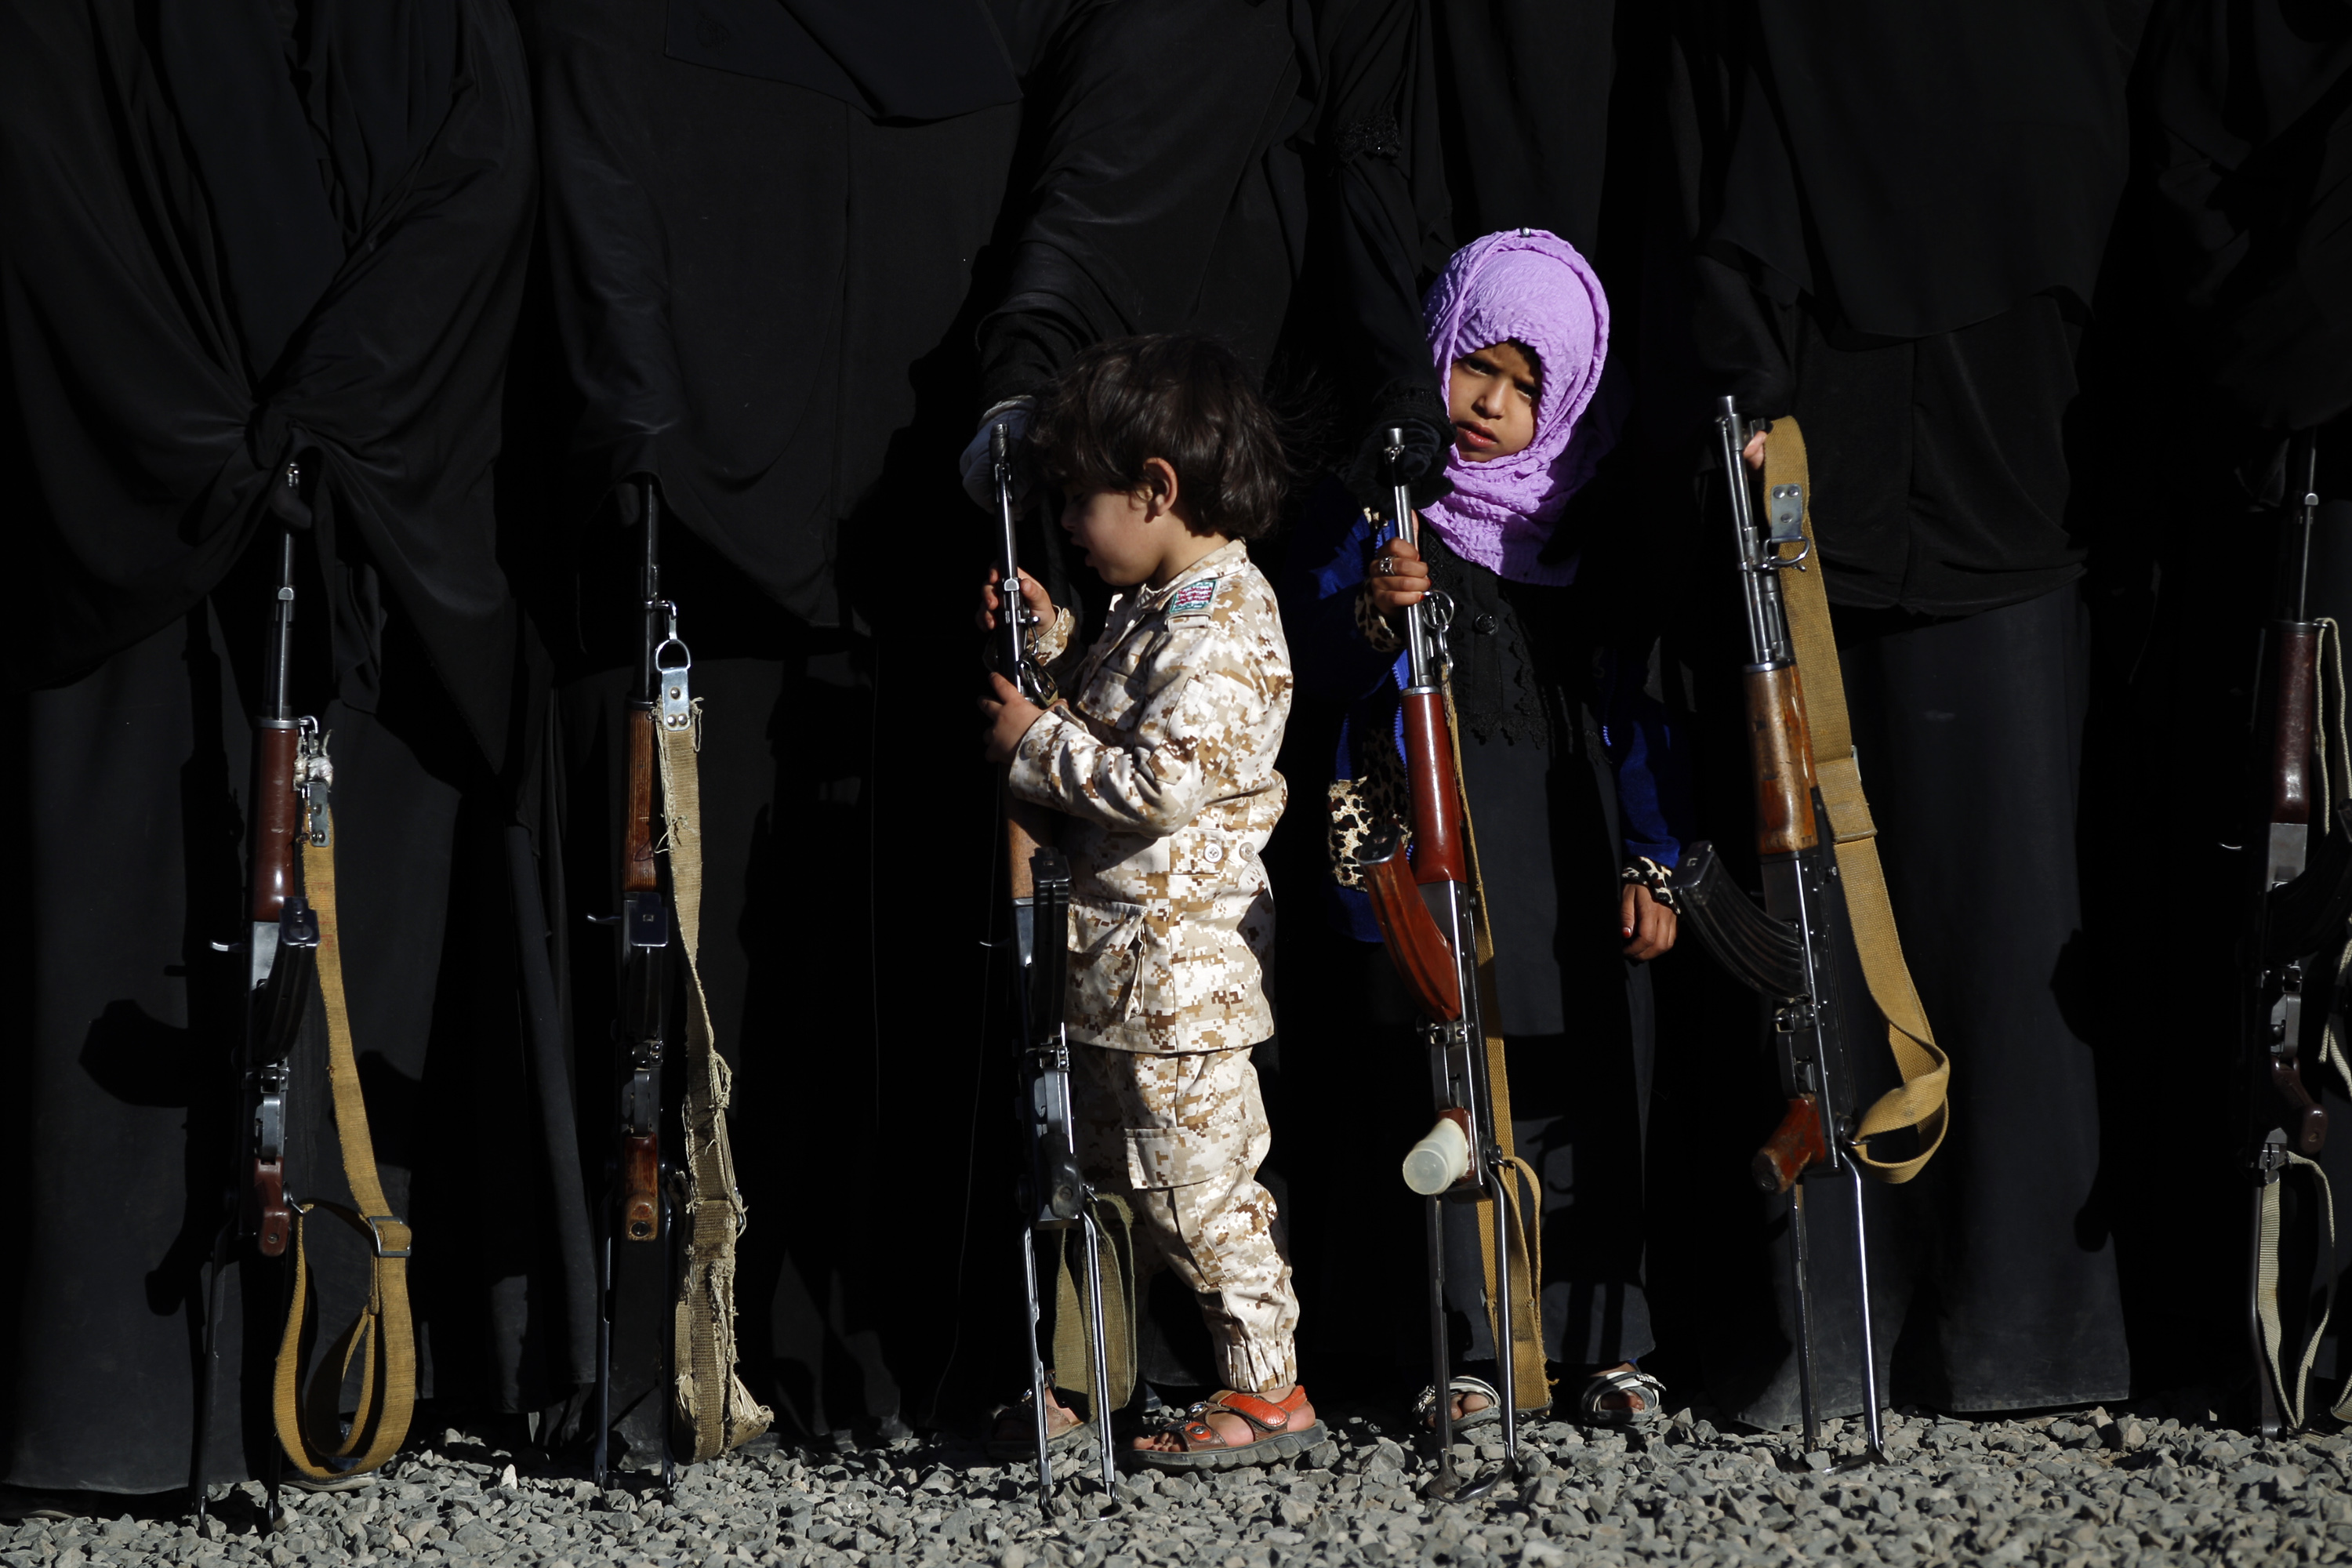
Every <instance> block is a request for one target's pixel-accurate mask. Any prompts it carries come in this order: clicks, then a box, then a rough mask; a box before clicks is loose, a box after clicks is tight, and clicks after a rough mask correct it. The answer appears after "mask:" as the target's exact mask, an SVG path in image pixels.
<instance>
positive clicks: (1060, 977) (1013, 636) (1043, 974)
mask: <svg viewBox="0 0 2352 1568" xmlns="http://www.w3.org/2000/svg"><path fill="white" fill-rule="evenodd" d="M988 451H989V462H990V466H991V469H992V478H993V479H994V481H995V489H996V521H997V542H996V571H997V577H996V584H997V611H996V632H995V635H994V637H992V639H991V640H990V645H989V664H990V666H991V668H993V669H995V670H996V672H997V673H998V674H1000V675H1002V676H1003V677H1004V679H1007V680H1009V681H1011V682H1012V683H1013V685H1014V686H1015V687H1016V688H1018V689H1020V692H1021V695H1022V696H1024V697H1025V698H1027V699H1028V700H1030V701H1032V702H1034V703H1037V704H1038V705H1040V706H1043V705H1045V704H1046V703H1048V702H1050V701H1052V700H1053V695H1054V693H1053V683H1052V681H1051V680H1050V679H1048V678H1047V676H1046V674H1045V671H1044V670H1042V669H1040V668H1038V667H1037V661H1036V660H1035V659H1034V658H1032V657H1031V656H1030V652H1029V633H1030V630H1031V628H1032V627H1033V626H1034V625H1035V617H1034V616H1031V615H1030V614H1029V610H1028V605H1027V604H1026V602H1025V600H1024V598H1023V595H1022V592H1021V550H1020V543H1019V540H1018V537H1017V535H1018V532H1019V522H1020V510H1019V507H1018V506H1017V504H1016V502H1015V500H1014V495H1013V432H1012V430H1011V428H1010V427H1009V426H1004V425H999V426H996V427H995V428H994V429H993V430H992V431H990V432H989V443H988ZM1003 823H1004V861H1005V879H1006V883H1007V886H1008V887H1009V888H1010V889H1011V899H1010V906H1009V913H1010V917H1011V918H1010V922H1009V923H1010V924H1011V926H1012V931H1013V951H1014V953H1015V955H1016V957H1017V960H1018V962H1019V965H1020V973H1019V975H1018V977H1017V978H1016V980H1015V983H1014V984H1013V996H1014V1005H1013V1028H1014V1031H1015V1038H1016V1040H1017V1043H1018V1044H1017V1048H1018V1053H1019V1055H1018V1061H1019V1067H1018V1070H1017V1072H1016V1075H1015V1077H1016V1082H1017V1090H1016V1094H1015V1098H1014V1102H1013V1112H1014V1116H1015V1119H1016V1120H1017V1121H1018V1122H1019V1124H1020V1127H1021V1135H1022V1140H1023V1142H1024V1143H1025V1144H1026V1145H1027V1147H1028V1151H1029V1159H1028V1162H1027V1170H1026V1171H1025V1172H1024V1174H1023V1175H1022V1177H1021V1180H1020V1184H1019V1187H1018V1191H1017V1193H1016V1194H1015V1196H1016V1201H1017V1202H1018V1203H1019V1205H1020V1207H1021V1215H1022V1226H1021V1279H1022V1283H1023V1285H1024V1287H1025V1289H1026V1290H1027V1305H1028V1314H1027V1317H1026V1319H1025V1320H1024V1321H1025V1323H1026V1325H1027V1327H1026V1331H1025V1333H1024V1338H1025V1340H1026V1341H1027V1343H1028V1351H1029V1395H1030V1405H1031V1415H1033V1416H1034V1420H1035V1424H1036V1438H1037V1487H1038V1492H1039V1497H1040V1500H1042V1501H1044V1502H1045V1503H1048V1504H1050V1502H1051V1500H1052V1498H1053V1489H1054V1466H1053V1459H1052V1457H1051V1455H1050V1454H1049V1453H1048V1452H1047V1436H1048V1435H1047V1430H1046V1413H1045V1398H1046V1388H1045V1358H1044V1356H1043V1355H1042V1354H1041V1353H1040V1352H1039V1350H1038V1346H1037V1330H1038V1325H1039V1323H1040V1321H1042V1317H1043V1314H1042V1313H1041V1312H1040V1310H1039V1306H1038V1295H1037V1255H1036V1242H1035V1237H1036V1233H1037V1232H1039V1231H1052V1232H1055V1233H1061V1232H1066V1231H1067V1230H1069V1229H1070V1228H1071V1227H1072V1226H1077V1227H1079V1229H1080V1230H1081V1231H1082V1232H1083V1234H1084V1237H1085V1241H1086V1258H1087V1278H1086V1283H1085V1285H1084V1287H1083V1289H1085V1291H1086V1300H1087V1359H1088V1364H1089V1370H1090V1371H1091V1372H1092V1373H1093V1377H1092V1381H1091V1382H1090V1383H1089V1384H1087V1386H1088V1387H1089V1388H1090V1389H1091V1390H1092V1391H1093V1392H1092V1394H1090V1395H1089V1398H1090V1399H1091V1400H1092V1402H1093V1409H1092V1411H1091V1414H1092V1415H1093V1417H1094V1421H1095V1427H1096V1432H1095V1436H1096V1440H1097V1443H1098V1444H1099V1446H1100V1447H1101V1451H1102V1479H1103V1489H1104V1490H1105V1491H1107V1492H1108V1491H1109V1490H1111V1489H1113V1488H1114V1487H1115V1486H1116V1485H1117V1483H1118V1459H1117V1455H1116V1450H1115V1449H1113V1447H1111V1432H1110V1417H1111V1410H1110V1400H1109V1398H1108V1394H1107V1393H1106V1391H1107V1390H1108V1388H1109V1386H1110V1384H1109V1376H1108V1369H1109V1360H1110V1358H1109V1355H1108V1347H1107V1345H1106V1343H1105V1341H1104V1333H1105V1330H1104V1326H1103V1289H1102V1236H1101V1231H1100V1227H1099V1226H1097V1224H1096V1221H1095V1213H1094V1205H1095V1191H1094V1188H1093V1187H1092V1186H1091V1185H1090V1184H1088V1183H1087V1179H1086V1175H1085V1173H1083V1172H1082V1171H1080V1170H1079V1169H1078V1151H1077V1139H1076V1129H1075V1127H1074V1124H1073V1122H1072V1120H1071V1115H1070V1046H1069V1039H1068V1037H1067V1036H1066V1034H1065V1033H1064V1029H1063V1019H1064V1001H1065V998H1064V990H1065V986H1066V982H1067V979H1068V975H1069V945H1068V935H1067V933H1068V931H1069V926H1070V863H1069V859H1068V858H1067V857H1066V856H1065V855H1064V854H1063V853H1062V851H1061V850H1059V849H1058V848H1055V847H1054V845H1053V843H1052V842H1051V837H1052V833H1053V828H1052V825H1051V814H1050V813H1046V812H1043V811H1039V810H1036V809H1035V808H1034V807H1030V806H1027V805H1023V804H1022V803H1021V802H1019V801H1016V800H1014V799H1013V795H1012V794H1011V792H1010V791H1009V790H1008V791H1005V792H1004V793H1003Z"/></svg>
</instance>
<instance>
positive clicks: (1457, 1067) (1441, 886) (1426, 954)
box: [1357, 428, 1519, 1500]
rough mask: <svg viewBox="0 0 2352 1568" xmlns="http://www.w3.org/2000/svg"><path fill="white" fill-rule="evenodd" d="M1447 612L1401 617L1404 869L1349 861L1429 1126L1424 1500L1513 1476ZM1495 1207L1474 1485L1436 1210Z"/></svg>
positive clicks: (1461, 1495) (1499, 1211)
mask: <svg viewBox="0 0 2352 1568" xmlns="http://www.w3.org/2000/svg"><path fill="white" fill-rule="evenodd" d="M1404 445H1405V435H1404V431H1403V430H1402V429H1396V428H1392V429H1391V430H1390V431H1389V432H1388V446H1387V448H1386V455H1387V462H1388V467H1389V478H1390V481H1391V499H1390V505H1391V507H1392V508H1393V509H1394V515H1395V520H1396V525H1397V531H1398V532H1399V533H1400V534H1401V535H1402V537H1403V538H1404V539H1405V540H1406V541H1407V542H1410V543H1412V544H1413V545H1414V546H1415V547H1416V548H1418V547H1419V544H1420V529H1419V523H1418V520H1417V519H1416V518H1415V517H1414V515H1413V510H1412V493H1411V490H1410V489H1409V488H1408V483H1407V480H1408V476H1406V475H1405V474H1403V473H1402V471H1401V468H1402V458H1403V456H1404ZM1452 619H1453V606H1452V605H1451V603H1450V602H1448V601H1447V600H1446V599H1445V598H1444V595H1439V594H1435V593H1431V594H1429V595H1424V596H1423V599H1422V600H1421V602H1420V603H1419V604H1416V605H1412V607H1411V608H1410V609H1408V610H1407V611H1406V612H1405V621H1404V639H1405V668H1406V672H1407V675H1406V684H1405V689H1404V691H1403V693H1402V697H1401V698H1400V703H1401V706H1402V712H1403V720H1404V750H1405V774H1406V781H1407V784H1409V786H1410V788H1411V791H1412V860H1411V864H1410V866H1408V865H1407V864H1406V860H1405V858H1404V857H1403V856H1402V855H1401V854H1400V853H1399V850H1400V849H1401V848H1402V835H1400V834H1398V833H1397V832H1396V831H1395V830H1394V828H1393V827H1392V826H1391V827H1388V828H1385V829H1382V830H1381V831H1378V832H1376V833H1375V834H1374V835H1373V837H1372V838H1371V839H1370V841H1369V842H1368V843H1367V844H1366V845H1365V846H1364V847H1363V849H1361V850H1360V851H1359V853H1358V857H1357V858H1358V860H1359V862H1360V864H1361V865H1362V867H1363V868H1364V883H1365V888H1366V890H1367V891H1368V892H1369V893H1370V899H1371V905H1372V913H1373V916H1374V918H1375V919H1377V920H1378V921H1379V922H1380V927H1381V936H1382V938H1383V939H1384V940H1385V942H1387V945H1388V951H1389V956H1390V958H1391V961H1392V962H1394V963H1395V964H1396V966H1397V971H1398V973H1399V974H1400V975H1402V977H1403V979H1404V982H1405V984H1406V987H1407V989H1408V990H1410V991H1411V992H1412V996H1413V1000H1414V1002H1415V1004H1416V1005H1418V1006H1419V1008H1420V1010H1421V1013H1422V1016H1423V1026H1422V1037H1423V1040H1424V1041H1425V1042H1426V1043H1427V1045H1428V1047H1429V1054H1430V1064H1429V1065H1430V1089H1431V1090H1432V1092H1433V1096H1434V1098H1435V1100H1436V1102H1437V1120H1436V1122H1435V1123H1434V1124H1433V1126H1432V1128H1431V1129H1430V1131H1429V1134H1428V1135H1427V1136H1426V1137H1424V1138H1423V1139H1422V1141H1421V1142H1418V1143H1416V1144H1414V1145H1413V1147H1412V1151H1411V1152H1409V1153H1408V1154H1407V1155H1406V1156H1405V1161H1404V1174H1405V1184H1406V1185H1407V1186H1409V1187H1411V1188H1412V1190H1413V1191H1414V1192H1416V1193H1419V1194H1421V1195H1422V1196H1423V1198H1425V1199H1426V1200H1427V1203H1426V1205H1425V1207H1424V1214H1425V1221H1426V1231H1427V1245H1428V1253H1429V1318H1430V1341H1429V1343H1430V1360H1431V1363H1432V1364H1433V1368H1434V1376H1435V1381H1434V1383H1433V1384H1432V1386H1433V1387H1434V1388H1435V1389H1436V1390H1437V1403H1436V1410H1435V1416H1436V1433H1437V1476H1436V1479H1434V1480H1433V1482H1432V1483H1431V1487H1430V1493H1431V1495H1432V1496H1434V1497H1441V1498H1453V1499H1456V1500H1468V1499H1471V1498H1475V1497H1480V1496H1483V1495H1485V1494H1486V1493H1487V1492H1489V1491H1491V1490H1493V1489H1495V1487H1496V1486H1497V1485H1498V1484H1500V1483H1501V1482H1502V1481H1503V1480H1504V1479H1505V1478H1507V1477H1509V1476H1511V1475H1515V1474H1516V1473H1517V1469H1518V1463H1519V1447H1518V1444H1519V1438H1518V1415H1517V1408H1516V1407H1517V1404H1518V1397H1517V1365H1516V1362H1515V1357H1514V1344H1513V1334H1512V1323H1511V1297H1512V1289H1513V1279H1512V1267H1511V1258H1512V1248H1511V1246H1510V1238H1511V1237H1512V1235H1513V1230H1514V1224H1515V1214H1514V1211H1513V1208H1512V1203H1511V1192H1510V1181H1509V1179H1508V1177H1507V1171H1506V1167H1505V1165H1504V1155H1503V1142H1502V1129H1501V1128H1500V1126H1499V1125H1498V1122H1497V1118H1496V1108H1495V1093H1494V1085H1493V1083H1492V1082H1491V1081H1490V1079H1489V1075H1488V1072H1487V1063H1486V1021H1485V1019H1484V1018H1483V1017H1482V1016H1480V1007H1479V998H1478V945H1477V929H1476V921H1477V910H1476V899H1475V893H1474V890H1473V889H1472V887H1471V883H1470V858H1469V845H1468V835H1467V833H1466V832H1465V824H1464V819H1463V812H1462V795H1461V791H1460V785H1459V782H1458V780H1457V778H1456V773H1455V766H1454V736H1453V731H1452V728H1451V725H1450V723H1449V721H1448V719H1447V713H1446V692H1445V685H1444V682H1445V678H1446V655H1445V631H1446V627H1447V626H1448V625H1450V624H1451V622H1452ZM1482 1198H1484V1199H1492V1200H1493V1202H1494V1205H1495V1211H1494V1215H1495V1268H1496V1303H1497V1305H1496V1324H1495V1353H1496V1364H1497V1366H1498V1368H1499V1369H1500V1372H1501V1374H1502V1381H1501V1386H1500V1394H1501V1397H1502V1423H1503V1449H1504V1458H1503V1462H1502V1465H1501V1467H1500V1468H1498V1469H1497V1470H1496V1472H1495V1473H1494V1474H1493V1475H1491V1476H1489V1477H1488V1478H1487V1479H1486V1480H1484V1481H1481V1482H1479V1483H1478V1484H1476V1485H1475V1486H1465V1484H1464V1478H1463V1477H1461V1476H1459V1475H1457V1474H1456V1473H1455V1472H1454V1402H1453V1397H1452V1391H1451V1387H1450V1385H1451V1384H1452V1383H1453V1381H1454V1379H1453V1370H1452V1364H1451V1353H1450V1352H1451V1346H1450V1344H1449V1342H1448V1334H1447V1328H1446V1305H1445V1205H1447V1204H1449V1203H1455V1204H1460V1203H1466V1204H1476V1203H1477V1202H1479V1201H1480V1200H1481V1199H1482Z"/></svg>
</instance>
